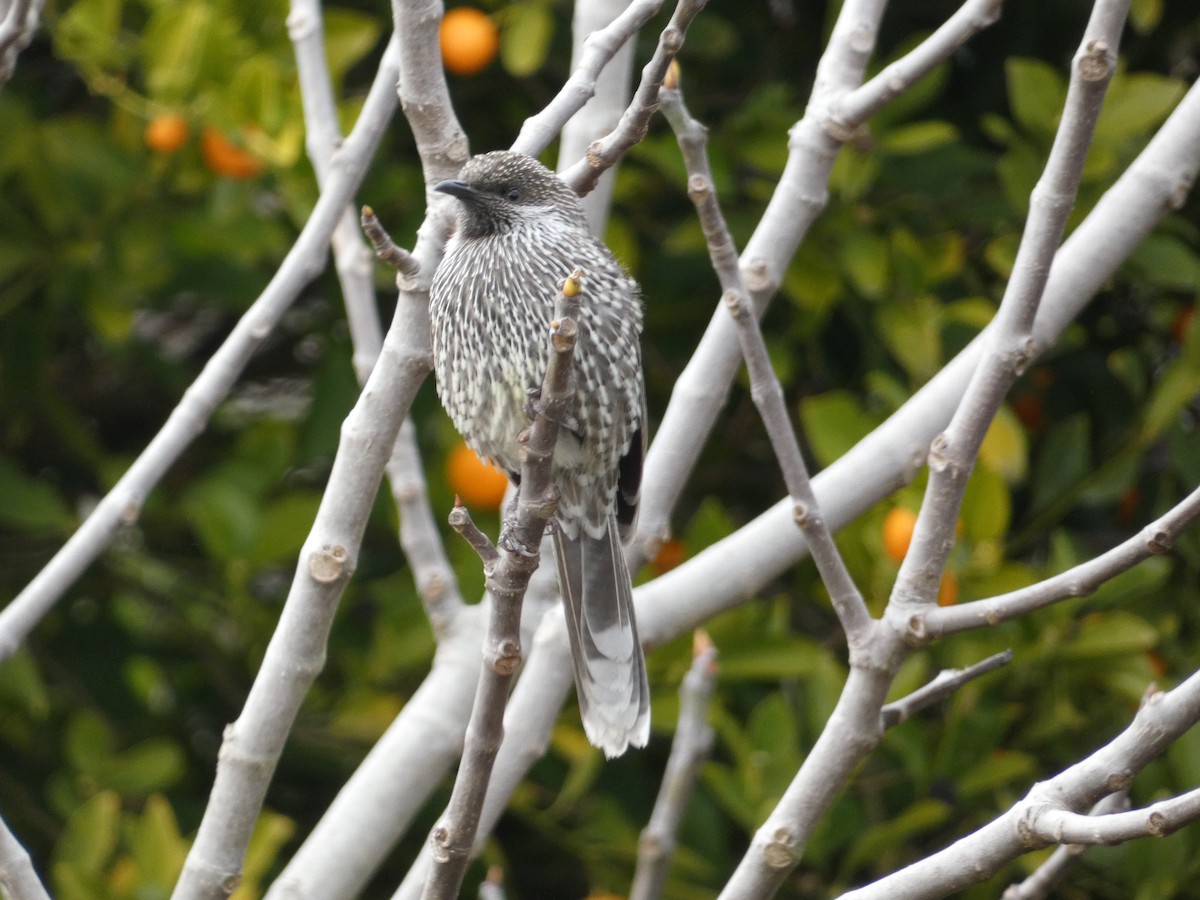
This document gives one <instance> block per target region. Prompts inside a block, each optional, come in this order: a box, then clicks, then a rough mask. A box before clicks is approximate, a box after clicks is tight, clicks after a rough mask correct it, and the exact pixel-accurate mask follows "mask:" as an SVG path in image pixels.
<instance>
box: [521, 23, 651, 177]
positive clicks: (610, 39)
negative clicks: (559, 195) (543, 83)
mask: <svg viewBox="0 0 1200 900" xmlns="http://www.w3.org/2000/svg"><path fill="white" fill-rule="evenodd" d="M662 5H663V0H634V2H632V3H630V4H629V7H628V8H627V9H626V10H625V11H624V12H623V13H621V15H619V16H617V18H616V19H614V20H613V21H612V23H611V24H610V25H608V26H606V27H605V28H602V29H600V30H599V31H595V32H593V33H592V34H591V35H589V36H588V38H587V39H586V40H585V41H584V42H583V50H582V52H581V53H580V54H579V55H578V62H577V64H576V66H575V70H574V71H573V72H572V73H571V77H570V78H568V79H567V83H566V84H564V85H563V86H562V90H560V91H559V92H558V94H557V95H555V97H554V99H553V100H551V101H550V102H549V103H547V104H546V106H545V107H544V108H543V109H542V111H541V112H539V113H538V114H537V115H534V116H530V117H529V118H528V119H526V120H525V124H524V125H522V126H521V133H520V134H518V135H517V139H516V140H515V141H514V142H513V145H512V147H511V148H510V149H512V150H515V151H516V152H518V153H524V154H526V155H527V156H537V155H539V154H540V153H541V152H542V151H543V150H545V149H546V148H547V147H549V146H550V144H551V142H553V141H554V139H555V138H556V137H558V133H559V131H560V130H561V129H562V127H563V125H565V124H566V122H567V120H568V119H570V118H571V117H572V116H573V115H575V113H577V112H579V110H580V109H582V108H583V105H584V104H585V103H587V102H588V100H589V99H591V97H592V96H593V95H594V93H595V91H596V79H597V78H598V77H599V75H600V72H601V70H602V69H603V68H604V67H605V66H606V65H607V64H608V62H609V60H611V59H612V58H613V56H614V55H615V54H616V52H617V51H618V50H619V49H621V47H623V46H624V45H625V44H626V43H627V42H628V41H629V40H630V39H631V38H632V37H633V36H634V35H635V34H637V33H638V32H639V31H641V29H642V26H643V25H645V24H646V23H647V22H649V21H650V19H651V18H652V17H653V16H654V15H655V13H657V12H658V11H659V9H661V8H662Z"/></svg>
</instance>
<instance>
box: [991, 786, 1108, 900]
mask: <svg viewBox="0 0 1200 900" xmlns="http://www.w3.org/2000/svg"><path fill="white" fill-rule="evenodd" d="M1128 808H1129V792H1128V791H1116V792H1114V793H1112V794H1109V795H1108V796H1107V797H1105V798H1104V799H1103V800H1101V801H1100V802H1099V803H1097V804H1096V805H1095V806H1093V807H1092V809H1091V811H1090V812H1089V813H1088V815H1090V816H1106V815H1109V814H1110V813H1115V812H1124V811H1125V810H1127V809H1128ZM1085 849H1086V848H1085V847H1083V846H1081V845H1077V844H1064V845H1062V846H1059V847H1056V848H1055V850H1054V852H1053V853H1051V854H1050V856H1049V857H1048V858H1047V859H1046V861H1045V862H1044V863H1042V864H1041V865H1040V866H1038V867H1037V869H1035V870H1034V871H1033V874H1031V875H1030V876H1029V877H1028V878H1026V879H1025V880H1024V881H1022V882H1021V883H1020V884H1013V885H1010V886H1009V887H1007V888H1005V890H1004V893H1003V894H1001V896H1000V900H1042V898H1043V897H1046V896H1049V894H1050V891H1051V889H1052V888H1053V887H1054V885H1055V884H1057V883H1058V882H1059V881H1060V880H1061V879H1062V878H1063V876H1064V875H1065V874H1066V873H1067V870H1068V869H1069V868H1070V866H1071V863H1073V862H1074V861H1075V860H1077V859H1078V858H1079V855H1080V854H1081V853H1083V851H1084V850H1085Z"/></svg>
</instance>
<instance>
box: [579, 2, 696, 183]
mask: <svg viewBox="0 0 1200 900" xmlns="http://www.w3.org/2000/svg"><path fill="white" fill-rule="evenodd" d="M706 2H707V0H679V2H678V4H677V5H676V7H675V12H674V14H673V15H672V16H671V21H670V22H669V23H668V24H667V27H666V28H664V29H663V32H662V34H661V35H660V36H659V39H658V46H657V47H655V49H654V55H653V56H652V57H651V58H650V62H648V63H646V66H645V68H643V69H642V80H641V83H640V84H639V85H638V88H637V90H636V91H634V94H633V100H631V101H630V103H629V107H628V108H627V109H626V110H625V113H624V114H623V115H622V116H621V121H619V122H618V123H617V127H616V128H614V129H613V130H612V131H611V132H609V133H608V134H606V135H605V136H604V137H602V138H600V139H599V140H596V141H594V142H593V143H592V145H591V146H590V147H588V151H587V155H586V156H585V157H584V158H583V159H581V160H579V162H577V163H575V164H574V165H573V166H571V167H570V168H569V169H567V170H566V171H565V172H563V173H562V179H563V181H565V182H566V183H567V184H569V185H570V186H571V187H572V188H573V189H574V190H575V193H577V194H580V195H583V194H587V193H588V192H589V191H590V190H591V189H592V188H593V187H595V186H596V181H597V180H598V179H599V178H600V175H601V174H602V173H603V172H604V171H605V170H606V169H608V168H610V167H611V166H613V165H615V164H616V162H617V160H619V159H620V158H621V157H622V156H623V155H624V154H625V151H627V150H628V149H629V148H630V147H632V146H633V145H634V144H636V143H637V142H638V141H640V140H641V139H642V138H644V137H645V136H646V130H647V128H649V126H650V118H651V117H652V116H653V115H654V113H655V111H656V110H657V109H658V95H659V91H660V90H661V89H662V83H663V78H664V77H665V76H666V74H667V67H668V66H669V65H670V64H671V62H672V61H673V60H674V59H675V54H677V53H678V52H679V50H680V48H681V47H682V46H683V39H684V36H685V35H686V34H687V30H688V27H689V26H690V25H691V24H692V20H693V19H695V18H696V16H697V15H698V14H699V13H700V10H702V9H704V4H705V3H706Z"/></svg>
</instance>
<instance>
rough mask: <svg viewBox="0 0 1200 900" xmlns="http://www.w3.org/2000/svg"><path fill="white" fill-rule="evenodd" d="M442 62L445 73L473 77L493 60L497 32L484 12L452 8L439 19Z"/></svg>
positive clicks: (497, 47)
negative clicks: (440, 24) (440, 22)
mask: <svg viewBox="0 0 1200 900" xmlns="http://www.w3.org/2000/svg"><path fill="white" fill-rule="evenodd" d="M440 38H441V45H442V62H443V64H444V65H445V66H446V71H447V72H453V73H454V74H455V75H474V74H475V73H476V72H478V71H480V70H481V69H483V67H484V66H486V65H487V64H488V63H490V62H491V61H492V60H493V59H495V58H496V51H497V50H499V49H500V32H499V31H497V30H496V24H495V23H494V22H493V21H492V20H491V18H490V17H489V16H488V15H487V13H484V12H482V11H481V10H478V9H475V8H474V7H471V6H460V7H458V8H457V9H452V10H450V11H449V12H447V13H446V15H445V16H444V17H443V18H442V29H441V32H440Z"/></svg>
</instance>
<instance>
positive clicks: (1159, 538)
mask: <svg viewBox="0 0 1200 900" xmlns="http://www.w3.org/2000/svg"><path fill="white" fill-rule="evenodd" d="M1172 543H1174V539H1173V538H1172V537H1171V533H1170V532H1168V531H1156V532H1154V534H1153V536H1152V537H1151V538H1150V540H1148V541H1146V549H1147V550H1149V551H1150V552H1151V553H1166V552H1167V551H1168V550H1170V549H1171V544H1172Z"/></svg>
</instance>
